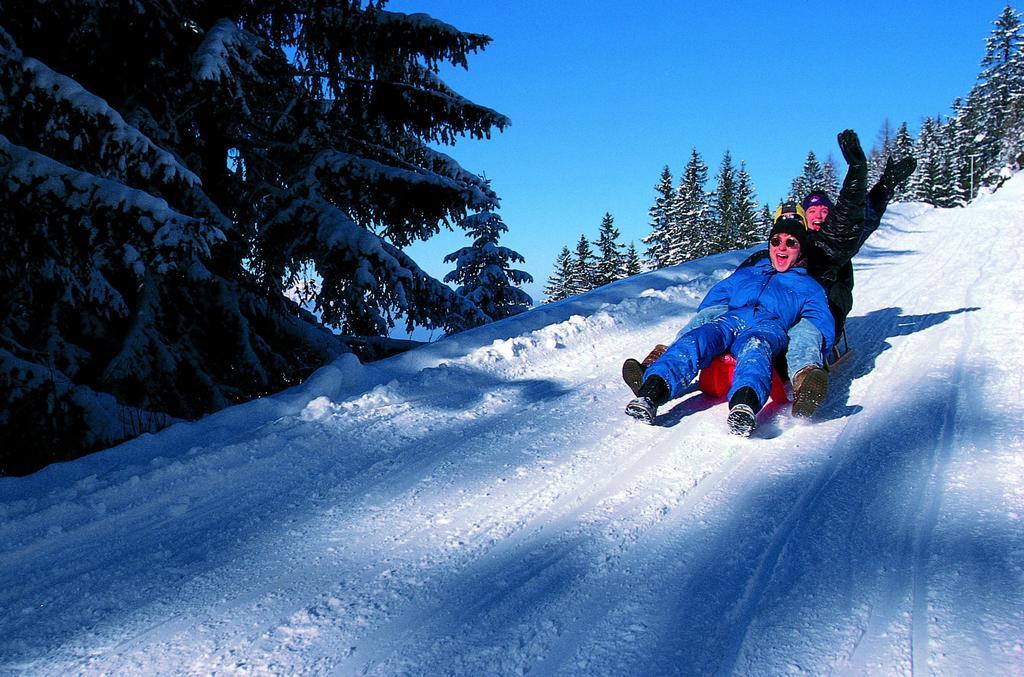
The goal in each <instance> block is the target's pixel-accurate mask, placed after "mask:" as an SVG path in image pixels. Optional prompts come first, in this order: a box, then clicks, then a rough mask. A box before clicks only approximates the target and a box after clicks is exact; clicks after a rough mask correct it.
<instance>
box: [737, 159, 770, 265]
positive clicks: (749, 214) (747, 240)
mask: <svg viewBox="0 0 1024 677" xmlns="http://www.w3.org/2000/svg"><path fill="white" fill-rule="evenodd" d="M765 232H766V231H765V230H764V223H763V222H762V219H761V215H760V214H759V213H758V203H757V194H756V193H755V192H754V185H753V182H752V181H751V179H750V174H749V173H747V165H746V163H745V162H741V163H740V171H739V173H738V174H737V175H736V233H735V236H734V239H733V242H732V246H731V247H730V249H745V248H746V247H751V246H753V245H755V244H757V243H758V242H761V241H762V240H763V239H764V235H765Z"/></svg>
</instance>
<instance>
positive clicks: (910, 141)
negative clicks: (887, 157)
mask: <svg viewBox="0 0 1024 677" xmlns="http://www.w3.org/2000/svg"><path fill="white" fill-rule="evenodd" d="M892 153H893V157H895V158H896V159H897V160H901V159H903V158H906V157H911V156H912V155H914V137H913V136H911V134H910V130H909V129H908V128H907V123H906V122H904V123H902V124H900V127H899V129H898V130H896V136H895V138H894V139H893V142H892ZM893 199H894V200H895V201H897V202H899V201H902V200H908V199H910V187H909V179H908V180H907V181H904V182H903V183H901V184H900V185H899V186H897V188H896V193H895V197H894V198H893Z"/></svg>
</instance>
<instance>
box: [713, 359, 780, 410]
mask: <svg viewBox="0 0 1024 677" xmlns="http://www.w3.org/2000/svg"><path fill="white" fill-rule="evenodd" d="M734 371H736V358H735V357H733V356H732V355H731V354H729V353H725V354H724V355H718V356H717V357H715V359H713V360H711V364H709V365H708V366H707V368H705V369H701V370H700V376H698V377H697V385H698V386H699V387H700V390H701V392H702V393H704V394H705V395H708V396H709V397H725V394H726V393H728V392H729V388H730V387H731V386H732V374H733V372H734ZM769 397H770V398H771V400H772V401H773V402H776V403H778V404H782V403H784V402H788V401H789V398H788V397H786V386H785V385H784V384H783V382H782V377H780V376H779V372H777V371H776V370H775V369H774V368H773V369H772V389H771V393H769Z"/></svg>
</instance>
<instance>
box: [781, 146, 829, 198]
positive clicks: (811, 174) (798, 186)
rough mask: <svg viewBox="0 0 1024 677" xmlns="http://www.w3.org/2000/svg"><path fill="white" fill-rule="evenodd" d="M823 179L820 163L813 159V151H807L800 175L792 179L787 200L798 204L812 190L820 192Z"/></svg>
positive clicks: (815, 158)
mask: <svg viewBox="0 0 1024 677" xmlns="http://www.w3.org/2000/svg"><path fill="white" fill-rule="evenodd" d="M824 179H825V176H824V174H823V173H822V170H821V163H819V162H818V158H817V157H815V155H814V151H813V150H811V151H808V152H807V158H806V159H805V160H804V166H803V169H802V170H801V172H800V175H799V176H797V177H796V178H795V179H793V184H792V185H791V186H790V188H789V197H788V199H789V200H791V201H793V202H800V201H801V200H803V199H804V197H806V196H807V194H808V193H809V192H811V191H812V190H816V189H819V190H820V188H821V186H822V185H823V184H824Z"/></svg>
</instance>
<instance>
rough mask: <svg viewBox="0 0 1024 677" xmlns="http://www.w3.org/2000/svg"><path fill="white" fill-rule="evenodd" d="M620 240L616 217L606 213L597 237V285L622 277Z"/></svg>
mask: <svg viewBox="0 0 1024 677" xmlns="http://www.w3.org/2000/svg"><path fill="white" fill-rule="evenodd" d="M618 240H619V229H618V228H616V227H615V219H614V218H612V215H611V214H608V213H605V215H604V218H602V219H601V226H600V231H599V234H598V238H597V259H596V260H595V261H594V286H595V287H600V286H601V285H605V284H608V283H609V282H614V281H615V280H618V279H620V278H621V277H622V269H623V265H624V264H623V254H622V248H623V245H622V243H620V242H619V241H618Z"/></svg>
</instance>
